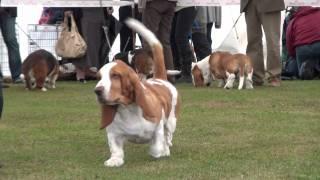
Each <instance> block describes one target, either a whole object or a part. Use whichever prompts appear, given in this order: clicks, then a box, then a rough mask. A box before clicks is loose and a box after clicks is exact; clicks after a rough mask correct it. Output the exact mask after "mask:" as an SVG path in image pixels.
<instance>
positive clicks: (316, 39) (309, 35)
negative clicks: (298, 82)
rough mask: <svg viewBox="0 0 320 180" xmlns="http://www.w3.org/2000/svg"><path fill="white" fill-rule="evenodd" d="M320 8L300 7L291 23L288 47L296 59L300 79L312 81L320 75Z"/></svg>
mask: <svg viewBox="0 0 320 180" xmlns="http://www.w3.org/2000/svg"><path fill="white" fill-rule="evenodd" d="M319 19H320V8H316V7H299V8H298V9H297V10H296V12H295V13H294V14H293V17H292V19H291V21H290V22H289V25H288V29H287V34H286V39H287V41H286V45H287V47H288V53H289V55H290V56H292V57H295V59H296V62H297V66H298V70H299V77H300V78H301V79H304V80H311V79H314V78H316V77H319V75H320V33H319V32H320V26H319Z"/></svg>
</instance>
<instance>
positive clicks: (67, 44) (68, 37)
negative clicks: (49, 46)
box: [55, 14, 87, 58]
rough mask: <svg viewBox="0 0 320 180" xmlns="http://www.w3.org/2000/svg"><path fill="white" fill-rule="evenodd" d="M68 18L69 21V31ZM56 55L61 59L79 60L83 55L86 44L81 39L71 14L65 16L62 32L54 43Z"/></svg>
mask: <svg viewBox="0 0 320 180" xmlns="http://www.w3.org/2000/svg"><path fill="white" fill-rule="evenodd" d="M68 17H70V19H71V28H70V30H69V26H68ZM55 50H56V54H57V55H58V56H60V57H62V58H79V57H82V56H84V55H85V53H86V51H87V44H86V42H85V41H84V39H83V38H82V37H81V35H80V33H79V31H78V28H77V26H76V23H75V21H74V17H73V15H72V14H68V15H65V17H64V21H63V23H62V31H61V33H60V37H59V39H58V41H57V43H56V47H55Z"/></svg>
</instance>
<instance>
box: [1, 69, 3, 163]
mask: <svg viewBox="0 0 320 180" xmlns="http://www.w3.org/2000/svg"><path fill="white" fill-rule="evenodd" d="M2 85H3V75H2V71H1V70H0V120H1V117H2V110H3V93H2ZM0 166H1V164H0Z"/></svg>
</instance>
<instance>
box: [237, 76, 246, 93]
mask: <svg viewBox="0 0 320 180" xmlns="http://www.w3.org/2000/svg"><path fill="white" fill-rule="evenodd" d="M244 79H245V78H244V76H240V77H239V86H238V89H239V90H241V89H242V88H243V84H244Z"/></svg>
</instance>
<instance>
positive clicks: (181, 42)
mask: <svg viewBox="0 0 320 180" xmlns="http://www.w3.org/2000/svg"><path fill="white" fill-rule="evenodd" d="M196 15H197V8H196V7H195V6H177V7H176V9H175V15H174V18H173V21H172V31H171V46H172V53H173V58H174V65H175V68H176V69H180V70H181V77H180V78H179V79H178V82H186V83H191V82H192V79H191V64H192V62H195V57H194V53H193V51H192V49H191V46H190V42H189V39H190V36H191V29H192V24H193V21H194V19H195V17H196Z"/></svg>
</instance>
